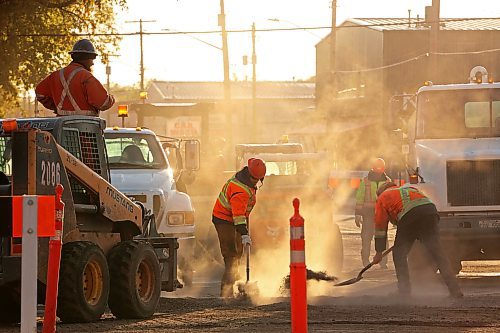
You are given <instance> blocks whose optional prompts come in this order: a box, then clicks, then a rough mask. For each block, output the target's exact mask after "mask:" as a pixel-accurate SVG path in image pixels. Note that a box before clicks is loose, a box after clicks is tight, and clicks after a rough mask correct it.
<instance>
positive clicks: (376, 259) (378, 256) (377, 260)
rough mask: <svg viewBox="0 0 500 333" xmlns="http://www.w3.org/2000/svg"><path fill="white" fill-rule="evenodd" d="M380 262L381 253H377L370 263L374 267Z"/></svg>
mask: <svg viewBox="0 0 500 333" xmlns="http://www.w3.org/2000/svg"><path fill="white" fill-rule="evenodd" d="M381 261H382V252H377V254H375V255H374V256H373V259H372V263H373V264H374V265H375V264H378V263H379V262H381Z"/></svg>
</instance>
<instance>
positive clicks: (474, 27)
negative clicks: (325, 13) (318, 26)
mask: <svg viewBox="0 0 500 333" xmlns="http://www.w3.org/2000/svg"><path fill="white" fill-rule="evenodd" d="M352 25H363V26H368V28H370V29H373V30H378V31H387V30H424V29H429V25H428V23H426V22H425V20H424V19H423V18H420V19H419V20H418V21H417V19H416V18H411V19H408V17H406V18H350V19H347V20H345V21H344V22H343V23H342V24H341V25H340V26H342V27H345V26H352ZM441 30H457V31H467V30H468V31H479V30H481V31H485V30H486V31H494V30H498V31H500V18H498V17H497V18H441Z"/></svg>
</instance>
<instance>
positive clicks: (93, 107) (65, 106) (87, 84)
mask: <svg viewBox="0 0 500 333" xmlns="http://www.w3.org/2000/svg"><path fill="white" fill-rule="evenodd" d="M69 53H70V54H71V58H72V59H73V61H72V62H71V63H70V64H69V65H68V66H66V67H65V68H62V69H60V70H57V71H55V72H53V73H51V74H50V75H49V76H47V77H46V78H45V79H43V80H42V81H41V82H40V83H39V84H38V85H37V87H36V89H35V93H36V99H37V100H38V101H39V102H40V103H42V104H43V106H45V107H46V108H47V109H50V110H53V111H54V113H55V114H57V115H58V116H69V115H86V116H99V111H104V110H107V109H109V108H110V107H111V106H112V105H113V104H114V103H115V99H114V97H113V96H112V95H109V94H108V92H107V91H106V89H104V87H103V86H102V84H101V83H100V82H99V81H98V80H97V79H96V78H95V77H94V76H93V75H92V73H91V72H90V70H91V67H92V66H93V65H94V59H95V58H96V57H97V52H96V50H95V48H94V45H93V44H92V42H91V41H89V40H88V39H81V40H79V41H77V42H76V43H75V45H74V46H73V49H72V50H71V51H70V52H69Z"/></svg>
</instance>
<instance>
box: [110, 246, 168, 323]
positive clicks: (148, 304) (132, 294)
mask: <svg viewBox="0 0 500 333" xmlns="http://www.w3.org/2000/svg"><path fill="white" fill-rule="evenodd" d="M108 263H109V268H110V276H111V289H110V294H109V302H108V304H109V308H110V309H111V312H112V313H113V315H115V316H116V317H117V318H120V319H122V318H123V319H125V318H127V319H132V318H134V319H136V318H147V317H150V316H151V315H153V313H154V312H155V310H156V307H157V305H158V302H159V300H160V292H161V277H160V264H159V262H158V257H157V256H156V254H155V251H154V249H153V247H152V246H151V245H150V244H148V243H145V242H139V241H126V242H121V243H119V244H118V245H116V246H115V247H114V248H113V249H112V250H111V251H110V253H109V255H108Z"/></svg>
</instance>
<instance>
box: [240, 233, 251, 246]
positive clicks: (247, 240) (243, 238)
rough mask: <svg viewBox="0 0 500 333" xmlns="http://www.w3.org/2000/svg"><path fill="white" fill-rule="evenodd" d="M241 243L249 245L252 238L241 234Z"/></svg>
mask: <svg viewBox="0 0 500 333" xmlns="http://www.w3.org/2000/svg"><path fill="white" fill-rule="evenodd" d="M241 243H242V244H243V246H247V245H248V246H251V245H252V239H251V238H250V236H248V235H241Z"/></svg>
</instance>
